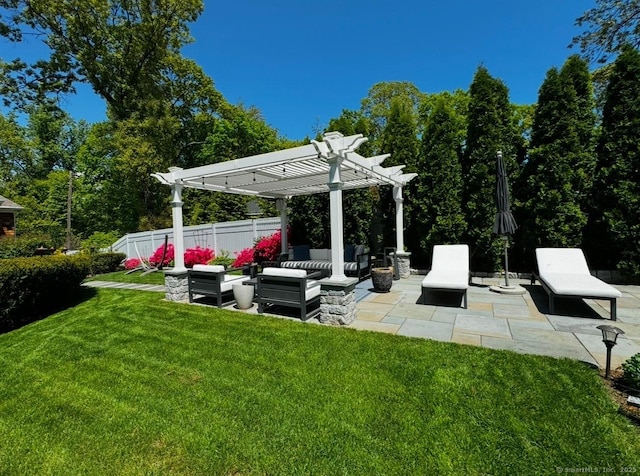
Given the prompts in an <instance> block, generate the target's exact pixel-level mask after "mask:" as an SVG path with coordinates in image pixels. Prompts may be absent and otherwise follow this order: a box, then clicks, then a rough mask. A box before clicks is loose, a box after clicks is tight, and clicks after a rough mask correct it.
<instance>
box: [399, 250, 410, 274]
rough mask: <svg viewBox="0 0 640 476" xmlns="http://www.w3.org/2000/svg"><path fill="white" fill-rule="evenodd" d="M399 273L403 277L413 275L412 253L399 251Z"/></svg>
mask: <svg viewBox="0 0 640 476" xmlns="http://www.w3.org/2000/svg"><path fill="white" fill-rule="evenodd" d="M397 255H398V273H399V274H400V277H401V278H408V277H409V276H411V253H401V252H398V253H397Z"/></svg>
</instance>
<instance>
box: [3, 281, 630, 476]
mask: <svg viewBox="0 0 640 476" xmlns="http://www.w3.org/2000/svg"><path fill="white" fill-rule="evenodd" d="M92 292H93V293H94V294H93V296H91V297H90V298H88V299H87V300H86V301H84V302H83V303H81V304H79V305H78V306H76V307H75V308H73V309H69V310H66V311H64V312H61V313H58V314H55V315H53V316H51V317H49V318H47V319H45V320H42V321H39V322H36V323H34V324H31V325H29V326H26V327H24V328H22V329H19V330H16V331H13V332H11V333H8V334H5V335H2V336H0V369H2V370H1V372H2V374H1V375H2V378H1V379H0V441H2V445H0V468H1V469H0V473H2V474H16V475H23V474H65V475H73V474H108V475H114V474H132V475H133V474H207V475H209V474H233V475H236V474H287V475H290V474H328V475H335V474H349V475H352V474H363V475H371V474H545V473H548V474H557V468H587V467H592V468H602V467H606V466H607V462H615V466H614V467H613V469H614V470H616V471H617V470H618V469H619V468H622V467H635V468H638V454H640V431H638V428H637V427H634V426H632V425H631V424H630V423H629V422H628V421H627V420H626V419H625V418H624V417H622V416H621V415H619V414H618V413H617V406H616V405H615V404H614V403H613V401H612V400H611V399H610V398H609V396H608V395H607V392H606V389H605V387H604V386H603V384H602V383H601V381H600V378H599V376H598V373H597V371H596V370H593V369H590V368H588V367H587V366H586V365H584V364H581V363H579V362H576V361H571V360H566V359H563V360H557V359H552V358H546V357H538V356H526V355H519V354H514V353H511V352H507V351H493V350H489V349H484V348H479V347H470V346H462V345H457V344H449V343H440V342H435V341H429V340H424V339H411V338H404V337H400V336H393V335H386V334H381V333H370V332H363V331H355V330H352V329H338V328H332V327H324V326H318V325H310V324H308V325H303V324H301V323H299V322H291V321H288V320H284V319H277V318H273V317H263V316H257V315H249V314H243V313H238V312H232V311H226V310H222V311H220V310H217V309H213V308H210V307H204V306H190V305H186V304H179V303H171V302H166V301H164V300H163V299H162V296H160V295H158V294H156V293H145V292H138V291H128V290H114V289H100V290H97V291H95V290H92Z"/></svg>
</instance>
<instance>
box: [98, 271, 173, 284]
mask: <svg viewBox="0 0 640 476" xmlns="http://www.w3.org/2000/svg"><path fill="white" fill-rule="evenodd" d="M142 273H143V272H142V271H136V272H135V273H131V274H127V272H126V271H116V272H114V273H105V274H98V275H96V276H92V277H91V278H88V279H87V281H115V282H117V283H137V284H164V272H162V271H155V272H153V273H149V274H145V275H144V276H142Z"/></svg>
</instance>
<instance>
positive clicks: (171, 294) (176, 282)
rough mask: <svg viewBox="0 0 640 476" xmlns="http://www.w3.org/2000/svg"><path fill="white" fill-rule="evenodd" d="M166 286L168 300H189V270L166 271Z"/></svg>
mask: <svg viewBox="0 0 640 476" xmlns="http://www.w3.org/2000/svg"><path fill="white" fill-rule="evenodd" d="M164 287H165V298H166V299H167V301H187V300H188V299H189V278H188V274H187V270H186V269H185V270H184V271H171V270H169V271H165V272H164Z"/></svg>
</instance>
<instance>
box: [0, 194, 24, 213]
mask: <svg viewBox="0 0 640 476" xmlns="http://www.w3.org/2000/svg"><path fill="white" fill-rule="evenodd" d="M22 208H23V207H21V206H20V205H18V204H17V203H15V202H12V201H11V200H9V199H8V198H4V197H3V196H2V195H0V211H8V212H17V211H18V210H22Z"/></svg>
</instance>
